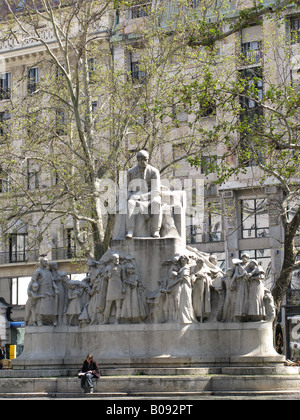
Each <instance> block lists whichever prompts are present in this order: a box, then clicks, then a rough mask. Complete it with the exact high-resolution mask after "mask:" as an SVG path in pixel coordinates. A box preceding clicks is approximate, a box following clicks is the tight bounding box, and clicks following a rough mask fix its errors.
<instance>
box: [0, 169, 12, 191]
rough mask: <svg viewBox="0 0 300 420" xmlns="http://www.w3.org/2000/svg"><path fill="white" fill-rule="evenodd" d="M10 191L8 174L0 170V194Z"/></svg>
mask: <svg viewBox="0 0 300 420" xmlns="http://www.w3.org/2000/svg"><path fill="white" fill-rule="evenodd" d="M9 191H10V176H9V173H7V172H4V171H3V170H1V168H0V193H6V192H9Z"/></svg>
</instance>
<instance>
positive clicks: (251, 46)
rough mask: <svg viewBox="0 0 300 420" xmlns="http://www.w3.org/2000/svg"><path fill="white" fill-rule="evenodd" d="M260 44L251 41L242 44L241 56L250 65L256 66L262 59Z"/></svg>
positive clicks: (259, 42)
mask: <svg viewBox="0 0 300 420" xmlns="http://www.w3.org/2000/svg"><path fill="white" fill-rule="evenodd" d="M261 46H262V43H261V41H251V42H243V43H242V53H243V56H244V57H245V58H246V59H247V60H249V61H250V63H251V64H258V63H260V61H261V59H262V49H261Z"/></svg>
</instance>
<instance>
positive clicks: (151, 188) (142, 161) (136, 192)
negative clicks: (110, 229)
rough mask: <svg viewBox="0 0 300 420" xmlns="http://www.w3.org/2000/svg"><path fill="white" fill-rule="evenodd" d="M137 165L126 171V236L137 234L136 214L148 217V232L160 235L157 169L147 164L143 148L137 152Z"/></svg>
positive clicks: (146, 218)
mask: <svg viewBox="0 0 300 420" xmlns="http://www.w3.org/2000/svg"><path fill="white" fill-rule="evenodd" d="M137 161H138V164H137V166H134V167H133V168H131V169H129V171H128V173H127V185H128V215H127V235H126V238H132V237H133V236H138V232H136V217H137V214H139V213H140V214H142V215H143V217H144V219H145V220H146V221H148V220H149V219H150V224H151V227H150V233H151V236H153V237H154V238H159V237H160V233H159V232H160V228H161V185H160V174H159V170H158V169H156V168H154V167H153V166H151V165H149V163H148V161H149V154H148V152H147V151H145V150H141V151H139V152H138V153H137Z"/></svg>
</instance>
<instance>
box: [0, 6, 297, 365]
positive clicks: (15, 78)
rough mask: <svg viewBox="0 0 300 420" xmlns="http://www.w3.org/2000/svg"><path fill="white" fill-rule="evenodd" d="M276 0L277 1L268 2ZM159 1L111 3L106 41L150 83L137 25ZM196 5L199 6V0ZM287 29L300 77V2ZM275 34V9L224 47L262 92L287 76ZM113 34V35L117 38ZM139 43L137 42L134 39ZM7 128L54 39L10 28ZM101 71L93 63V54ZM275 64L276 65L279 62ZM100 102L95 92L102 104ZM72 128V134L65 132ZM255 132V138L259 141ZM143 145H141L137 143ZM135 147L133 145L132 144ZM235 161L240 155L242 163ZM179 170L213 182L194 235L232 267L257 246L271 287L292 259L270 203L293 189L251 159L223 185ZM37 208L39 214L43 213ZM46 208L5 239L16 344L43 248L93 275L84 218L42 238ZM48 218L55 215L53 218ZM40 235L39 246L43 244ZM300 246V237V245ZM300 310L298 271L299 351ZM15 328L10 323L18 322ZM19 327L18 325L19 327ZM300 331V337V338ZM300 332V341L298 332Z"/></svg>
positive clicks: (289, 327) (2, 266)
mask: <svg viewBox="0 0 300 420" xmlns="http://www.w3.org/2000/svg"><path fill="white" fill-rule="evenodd" d="M264 3H265V4H267V3H272V2H270V1H267V2H264ZM151 6H152V4H151V3H150V2H137V3H136V4H135V5H133V6H131V7H129V8H128V9H127V10H126V11H123V12H119V10H113V11H110V12H109V19H112V28H113V30H112V31H111V32H110V33H109V32H105V31H103V38H104V39H105V42H107V43H108V44H110V45H113V50H114V51H113V53H114V59H115V60H116V63H118V66H119V67H120V68H122V67H123V66H125V67H126V71H127V73H128V74H130V77H131V78H132V80H133V82H134V83H137V84H139V83H142V82H143V78H144V77H145V71H144V69H141V66H140V63H139V54H138V49H136V48H135V45H136V44H137V35H136V32H137V31H136V28H137V27H138V26H139V25H141V24H142V22H143V21H144V20H145V19H147V16H148V15H149V10H150V9H151ZM192 7H196V5H192ZM276 30H277V36H278V37H280V39H286V40H287V43H288V44H289V46H290V49H291V52H292V54H291V56H290V62H289V63H288V71H287V69H286V68H285V72H287V74H288V78H289V80H288V83H299V82H300V11H299V10H298V9H297V8H296V9H295V8H294V7H288V8H287V9H286V10H285V12H284V19H282V21H281V22H279V21H277V22H276ZM269 33H270V22H269V20H268V19H267V17H262V18H261V20H260V21H259V22H258V23H256V24H253V25H251V26H248V27H246V28H242V29H240V30H239V31H238V32H237V33H235V34H233V35H231V36H230V37H228V38H227V39H225V40H223V41H221V42H220V43H219V50H218V54H220V55H222V54H225V55H233V56H236V55H238V56H239V57H242V58H245V59H246V61H247V63H246V64H245V63H244V64H243V60H242V59H240V58H239V59H237V60H236V63H235V66H236V67H235V71H236V72H237V73H239V74H240V75H242V76H243V77H245V78H246V77H247V79H248V80H249V81H250V82H249V83H250V84H252V85H253V84H254V85H255V89H256V93H257V95H258V97H260V96H261V97H263V95H264V89H265V78H264V74H265V72H266V71H273V72H274V77H275V78H276V77H277V78H278V79H279V77H280V75H279V73H276V71H275V70H274V61H273V62H272V60H271V58H270V55H269V56H268V57H266V56H265V53H264V52H265V51H266V50H267V48H266V44H268V43H269V42H270V41H269V38H268V34H269ZM43 36H44V39H45V41H47V42H48V43H49V45H51V43H53V44H54V43H55V35H54V33H53V31H51V30H50V29H49V28H45V30H44V33H43ZM112 41H113V42H112ZM132 46H134V48H133V47H132ZM269 51H270V50H269ZM0 59H1V61H0V66H1V67H0V83H1V85H0V136H1V138H2V139H5V135H6V130H9V129H10V127H11V125H12V124H13V121H12V119H13V117H12V114H11V113H10V105H11V103H12V100H13V98H14V97H18V98H21V97H25V96H26V95H32V94H34V92H36V91H37V88H38V84H39V81H40V80H41V78H43V71H45V67H44V66H43V64H42V63H43V61H44V59H45V47H44V46H43V45H40V44H38V43H35V42H34V41H33V40H24V43H23V44H20V43H17V42H16V40H15V38H14V37H12V36H11V37H6V38H4V39H3V40H2V41H1V42H0ZM90 64H91V71H92V65H93V62H92V61H90ZM270 69H271V70H270ZM97 106H98V103H97V101H96V100H95V101H94V107H95V108H96V107H97ZM241 107H242V108H243V109H245V110H246V113H247V115H248V116H249V115H250V116H252V115H259V114H260V113H261V112H263V111H262V109H261V108H260V106H259V102H258V101H257V100H251V97H248V98H246V97H245V96H244V97H243V98H242V99H241ZM218 112H219V111H218V107H217V106H216V107H214V106H211V107H208V108H206V111H205V112H204V113H203V115H202V122H203V124H211V125H213V124H214V122H215V120H216V119H217V118H218ZM56 118H57V119H58V120H59V121H60V123H59V125H60V130H62V129H63V127H64V125H65V123H64V118H65V114H64V112H63V111H61V112H59V113H57V114H56ZM177 118H178V120H179V122H180V124H179V126H178V132H179V135H178V137H180V132H181V131H184V129H185V127H188V126H189V123H190V122H191V119H192V118H193V117H192V115H191V114H189V113H188V112H184V110H183V111H182V110H181V112H180V115H179V116H177ZM59 134H61V135H63V134H64V133H62V132H60V133H59ZM250 140H251V139H246V141H250ZM180 145H181V143H180V141H179V142H176V144H174V145H173V146H172V145H171V146H170V145H169V146H167V150H165V151H164V152H162V153H161V155H160V158H161V161H162V162H163V160H164V156H166V155H167V154H173V155H174V154H175V155H176V154H177V155H178V154H179V155H180V153H182V150H181V147H180ZM132 150H133V152H132V153H134V146H132ZM222 150H223V148H222V147H220V150H217V152H216V151H214V153H211V152H210V151H209V150H206V151H203V153H202V156H201V159H202V161H206V162H209V161H210V160H211V159H218V153H219V154H221V153H222ZM130 151H131V150H130V146H128V152H130ZM234 164H235V161H234V160H233V165H234ZM24 165H26V167H25V170H24V175H25V177H26V179H25V180H24V185H25V189H26V190H27V192H28V193H29V194H31V193H33V194H34V193H35V192H38V191H40V190H43V189H44V190H46V189H47V188H52V187H55V185H56V182H57V180H56V178H55V175H53V174H52V176H51V177H50V178H49V177H47V178H45V177H44V175H43V173H41V171H40V168H39V166H38V165H37V164H36V162H35V161H34V160H31V159H30V158H28V159H26V162H25V163H24ZM172 176H173V177H174V178H178V179H180V180H181V181H182V182H183V181H184V179H191V180H193V182H194V181H195V180H197V179H198V180H201V181H203V186H204V188H203V190H201V191H203V194H204V196H203V201H204V207H203V212H202V217H201V218H200V220H198V219H197V218H195V215H194V214H190V215H189V214H187V219H188V224H187V228H186V229H187V242H188V243H189V244H190V245H191V246H193V247H195V248H198V249H200V250H201V251H203V252H207V253H208V254H212V255H214V256H215V257H216V258H217V259H218V261H219V265H220V266H221V267H222V268H223V270H224V271H225V270H226V269H227V268H229V267H230V266H231V260H232V258H238V257H240V256H241V254H242V253H243V252H247V253H248V254H249V255H250V257H251V258H254V259H256V260H258V262H259V263H260V264H261V265H262V266H263V268H264V270H265V273H266V274H265V277H266V287H268V288H272V286H273V284H274V280H275V279H276V275H277V273H278V272H279V271H280V268H281V264H282V258H283V235H284V232H283V228H282V225H281V220H280V216H279V214H276V213H274V211H273V210H272V209H273V207H272V206H270V205H269V203H271V202H272V201H273V200H274V198H276V199H277V198H278V197H280V195H281V194H283V192H282V190H281V188H280V187H279V186H278V184H277V183H276V182H275V181H274V178H272V177H268V178H266V179H264V181H263V182H262V178H263V175H262V172H261V169H260V168H259V165H258V164H257V162H255V161H254V160H251V158H250V159H249V160H248V162H247V163H246V164H245V168H244V170H243V172H240V173H237V174H234V175H232V176H231V177H230V178H229V179H228V180H226V181H224V182H223V183H222V184H219V185H218V184H215V183H214V181H215V180H216V176H215V175H214V174H210V175H207V174H206V173H205V170H204V169H203V168H202V167H198V168H195V167H192V166H191V165H189V164H188V163H186V162H185V163H184V164H181V165H180V166H177V167H174V169H173V173H172ZM11 188H12V181H11V179H10V177H9V174H8V173H7V171H5V172H3V173H2V174H1V179H0V199H1V196H2V199H5V197H6V194H7V193H9V192H10V191H11ZM35 217H36V218H35ZM38 223H39V215H36V216H35V215H33V216H32V218H31V221H30V223H23V222H22V220H21V219H20V220H14V223H12V224H11V226H9V225H8V226H7V230H6V232H5V235H4V234H2V238H1V241H0V296H1V297H2V298H3V305H4V306H3V307H4V309H3V311H4V312H5V311H6V312H7V313H8V314H9V316H8V323H7V324H6V326H5V328H4V327H2V331H0V334H1V338H2V340H3V341H4V342H6V343H13V344H18V345H20V346H21V345H22V334H23V330H22V327H21V325H22V322H23V321H24V304H25V302H26V290H27V285H28V282H29V281H30V277H31V275H32V273H33V271H34V269H35V268H36V266H37V262H38V256H39V255H41V254H44V253H45V254H47V256H48V259H49V260H56V261H58V263H59V269H60V270H62V271H65V272H66V273H67V274H69V275H70V276H73V278H74V276H75V277H76V276H77V277H78V278H81V276H83V275H84V271H85V267H84V260H83V259H80V260H76V258H75V259H74V257H76V255H77V247H78V245H77V244H76V240H75V238H74V224H73V220H72V218H71V217H69V218H66V219H65V220H62V219H60V220H56V221H55V222H52V223H51V224H50V225H49V226H48V225H47V229H46V230H45V232H47V233H44V234H43V235H42V237H38V235H37V233H36V226H37V225H38ZM45 223H46V224H47V222H45ZM33 244H34V245H33ZM299 245H300V244H299ZM299 316H300V270H299V271H295V272H294V275H293V279H292V283H291V289H290V291H289V292H288V294H287V297H286V301H285V302H284V305H283V309H282V313H281V318H280V319H279V321H280V324H281V325H282V335H283V336H284V344H285V347H286V348H285V351H286V354H287V356H288V357H291V350H290V344H289V343H290V342H293V343H294V342H298V343H299V337H298V335H297V334H296V336H295V337H296V338H295V337H294V336H292V331H295V326H297V325H298V320H297V319H298V318H299ZM8 327H9V328H8ZM14 327H17V329H14ZM297 337H298V338H297ZM297 340H298V341H297Z"/></svg>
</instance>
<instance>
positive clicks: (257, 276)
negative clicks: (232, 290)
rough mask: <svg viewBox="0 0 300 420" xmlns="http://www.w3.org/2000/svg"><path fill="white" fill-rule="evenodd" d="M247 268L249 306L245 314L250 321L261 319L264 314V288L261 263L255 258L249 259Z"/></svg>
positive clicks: (263, 274)
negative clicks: (248, 271)
mask: <svg viewBox="0 0 300 420" xmlns="http://www.w3.org/2000/svg"><path fill="white" fill-rule="evenodd" d="M249 270H250V273H249V274H248V282H249V307H248V312H247V315H248V317H249V319H250V320H251V321H262V320H263V319H265V316H266V310H265V303H264V296H265V288H264V285H263V279H264V278H265V271H264V269H263V268H262V266H261V265H258V262H257V261H256V260H251V261H250V263H249Z"/></svg>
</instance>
